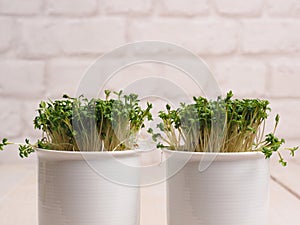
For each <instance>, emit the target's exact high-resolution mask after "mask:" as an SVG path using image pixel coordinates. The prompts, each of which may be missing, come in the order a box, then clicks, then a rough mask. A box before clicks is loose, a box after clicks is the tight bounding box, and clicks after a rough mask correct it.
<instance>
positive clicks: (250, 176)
mask: <svg viewBox="0 0 300 225" xmlns="http://www.w3.org/2000/svg"><path fill="white" fill-rule="evenodd" d="M164 154H165V155H166V156H167V157H170V156H171V157H170V158H168V160H167V176H171V177H170V178H169V179H168V180H167V209H168V215H167V217H168V225H183V224H188V225H266V224H267V215H268V202H269V201H268V200H269V160H267V159H265V156H264V155H263V154H262V153H260V152H249V153H189V152H179V151H168V150H165V151H164ZM207 154H210V155H207ZM212 160H213V161H212ZM211 161H212V162H211ZM210 162H211V164H210ZM200 163H202V165H203V164H204V165H206V166H207V165H209V166H208V167H207V169H204V170H203V171H201V170H199V164H200ZM180 164H185V166H184V167H183V168H182V169H180V170H179V171H178V172H177V173H175V174H171V173H173V172H174V168H176V167H177V168H178V165H180ZM172 175H173V176H172Z"/></svg>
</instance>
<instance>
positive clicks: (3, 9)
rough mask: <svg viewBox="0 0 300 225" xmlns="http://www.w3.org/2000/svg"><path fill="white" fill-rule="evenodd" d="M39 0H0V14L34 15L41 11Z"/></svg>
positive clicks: (41, 2)
mask: <svg viewBox="0 0 300 225" xmlns="http://www.w3.org/2000/svg"><path fill="white" fill-rule="evenodd" d="M42 4H43V1H41V0H26V1H20V0H0V14H5V15H36V14H39V13H40V12H41V9H42Z"/></svg>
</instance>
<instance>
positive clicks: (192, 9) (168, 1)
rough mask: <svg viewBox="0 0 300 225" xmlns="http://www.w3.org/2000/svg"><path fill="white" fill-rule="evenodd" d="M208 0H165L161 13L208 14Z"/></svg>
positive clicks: (174, 14) (170, 14) (179, 14)
mask: <svg viewBox="0 0 300 225" xmlns="http://www.w3.org/2000/svg"><path fill="white" fill-rule="evenodd" d="M208 2H209V1H208V0H185V1H182V0H163V1H161V4H162V7H161V8H160V14H161V15H168V16H181V15H184V16H196V15H207V14H208V12H209V4H208Z"/></svg>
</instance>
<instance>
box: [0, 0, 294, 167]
mask: <svg viewBox="0 0 300 225" xmlns="http://www.w3.org/2000/svg"><path fill="white" fill-rule="evenodd" d="M141 40H163V41H168V42H171V43H176V44H178V45H181V46H183V47H186V48H187V49H189V50H191V51H192V52H194V53H195V54H197V55H199V57H201V58H202V59H203V60H205V61H206V62H207V63H208V65H209V66H210V68H211V70H212V71H213V73H214V75H215V78H216V80H217V82H218V84H219V86H220V88H221V90H222V92H223V93H226V92H227V91H229V90H233V91H234V93H235V95H236V96H237V97H251V98H257V97H259V98H267V99H269V100H270V102H271V107H272V108H273V112H274V113H279V114H280V115H281V122H282V123H281V124H280V127H279V129H278V134H280V135H281V136H283V137H285V138H286V140H287V141H296V140H297V139H299V138H300V133H299V128H300V120H298V118H297V117H298V115H299V114H300V104H299V103H300V90H299V82H300V75H299V73H300V63H299V59H300V2H299V1H298V0H252V1H240V0H210V1H209V0H185V1H180V0H126V1H122V0H114V1H111V0H85V1H80V0H60V1H55V0H26V1H20V0H0V78H1V80H0V110H1V113H0V137H8V138H9V139H11V140H16V141H22V140H23V139H24V138H25V137H31V138H32V139H35V138H36V137H38V135H39V133H37V132H35V131H34V130H33V125H32V120H33V118H34V116H35V109H37V106H38V103H39V101H40V100H42V99H47V98H51V99H55V98H59V97H61V96H62V94H64V93H67V94H69V95H71V96H72V95H74V94H75V93H76V90H77V87H78V84H79V82H80V80H81V78H82V76H83V75H84V72H85V70H86V69H87V67H88V66H89V65H90V64H91V63H93V62H94V61H95V60H96V59H97V58H98V57H99V56H101V55H102V54H104V53H107V52H109V51H111V50H112V49H114V48H116V47H118V46H120V45H122V44H125V43H128V42H134V41H141ZM161 67H162V66H159V65H156V66H155V65H150V66H149V65H147V66H145V67H138V68H137V70H136V71H138V73H137V72H135V71H134V70H133V69H131V70H130V73H131V74H134V73H136V74H138V75H139V74H144V75H145V74H146V76H147V75H148V74H149V75H152V74H154V73H156V74H162V76H169V78H170V79H172V74H173V72H174V71H173V70H171V72H170V71H169V72H168V70H161ZM173 76H174V74H173ZM121 77H123V78H122V79H125V80H126V76H123V75H122V76H121ZM119 81H120V82H118V79H117V80H116V82H114V83H115V84H116V86H111V87H110V88H113V89H114V88H115V89H119V88H122V80H120V79H119ZM177 82H179V83H180V80H179V81H177ZM118 84H119V86H118ZM196 94H197V93H196ZM269 123H271V125H272V123H273V120H272V121H270V122H269ZM3 160H5V161H7V160H18V156H17V154H16V152H12V151H7V152H1V153H0V161H3Z"/></svg>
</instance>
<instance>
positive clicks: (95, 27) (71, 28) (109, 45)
mask: <svg viewBox="0 0 300 225" xmlns="http://www.w3.org/2000/svg"><path fill="white" fill-rule="evenodd" d="M54 32H55V34H56V36H57V40H56V41H57V42H58V43H59V46H60V47H61V49H62V50H63V51H64V52H65V53H68V54H88V53H93V54H99V53H105V52H108V51H110V50H112V49H114V48H115V47H116V46H119V45H121V44H124V43H125V38H124V37H125V27H124V22H123V21H122V20H119V19H115V18H113V19H111V18H108V19H93V20H80V21H68V22H66V23H63V24H59V25H58V26H57V27H55V31H54Z"/></svg>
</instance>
